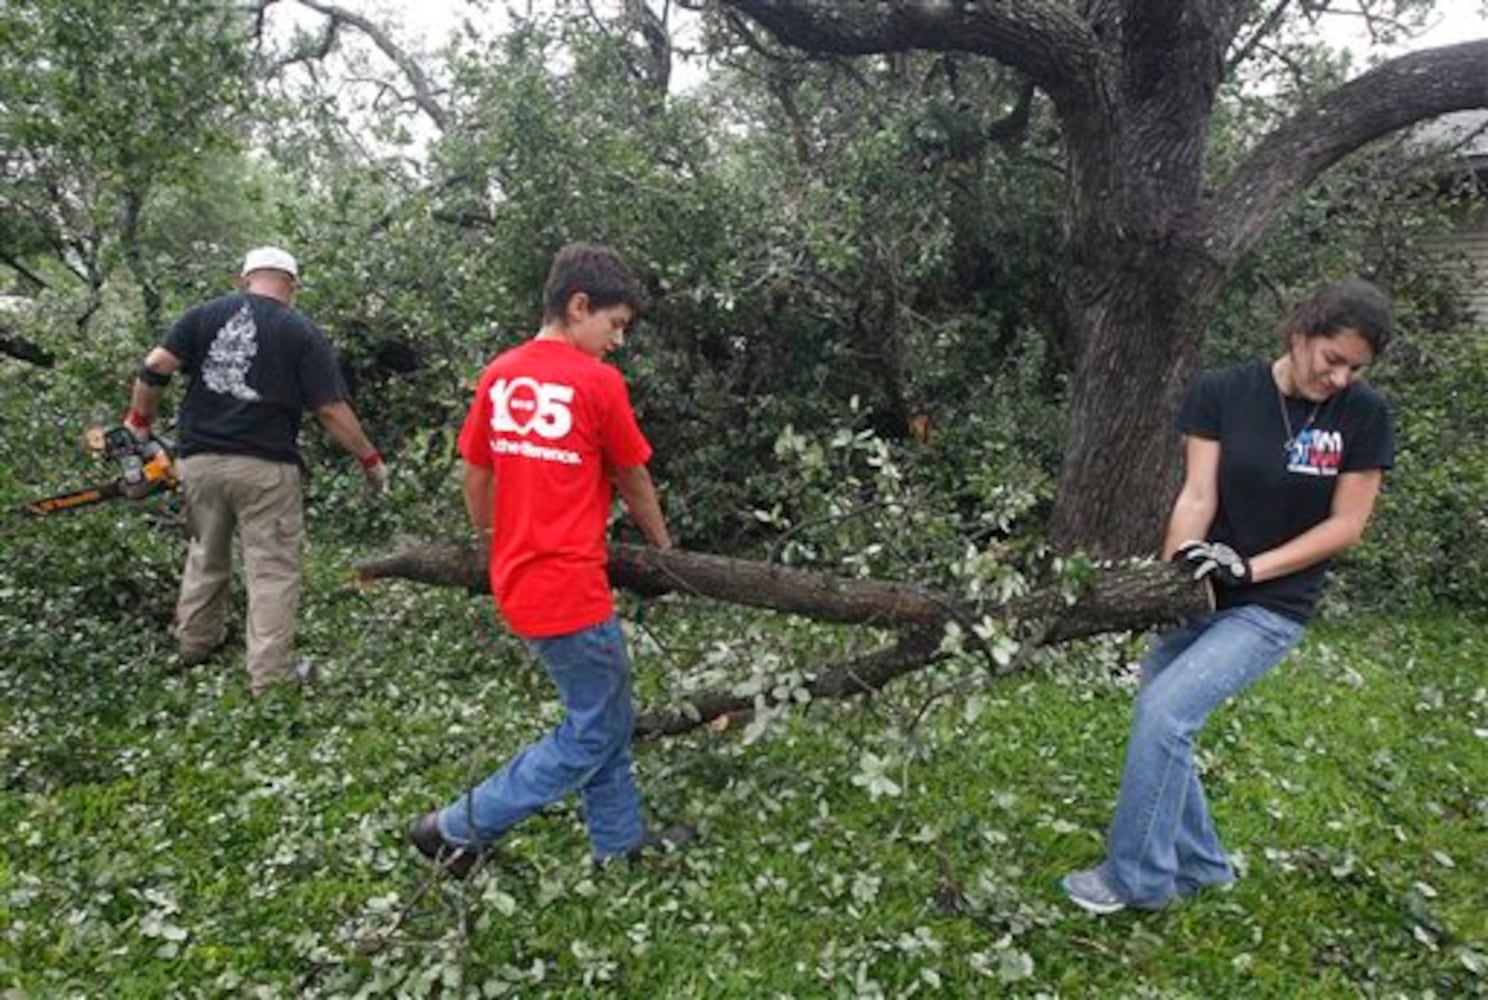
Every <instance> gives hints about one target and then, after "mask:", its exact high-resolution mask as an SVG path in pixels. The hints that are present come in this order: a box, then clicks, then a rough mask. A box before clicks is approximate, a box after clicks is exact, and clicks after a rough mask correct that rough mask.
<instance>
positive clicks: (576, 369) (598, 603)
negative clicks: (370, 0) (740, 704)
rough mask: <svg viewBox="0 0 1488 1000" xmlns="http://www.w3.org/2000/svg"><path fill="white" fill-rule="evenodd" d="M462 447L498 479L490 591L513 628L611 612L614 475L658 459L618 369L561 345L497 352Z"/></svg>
mask: <svg viewBox="0 0 1488 1000" xmlns="http://www.w3.org/2000/svg"><path fill="white" fill-rule="evenodd" d="M460 454H461V455H463V456H464V458H465V461H467V462H469V463H470V464H472V465H479V466H483V467H487V468H490V469H492V470H493V472H494V474H495V480H496V486H495V497H496V500H495V511H494V515H493V517H492V524H491V526H492V529H493V530H492V533H491V558H490V572H491V593H492V594H493V595H494V596H495V598H496V606H497V607H498V608H499V609H500V610H501V614H502V616H503V617H505V619H506V621H507V624H508V625H510V626H511V629H512V631H513V632H515V633H517V634H518V635H520V636H523V637H526V638H529V639H541V638H547V637H550V636H555V635H564V634H566V633H569V632H576V631H578V630H580V629H584V628H588V627H589V626H591V625H597V624H599V623H600V622H602V621H604V620H605V619H606V618H608V617H609V616H610V615H611V614H612V613H613V612H614V603H613V601H612V600H611V597H610V581H609V577H608V576H607V575H606V573H605V562H606V557H605V532H606V528H607V526H608V522H609V515H610V475H611V473H612V471H613V470H614V469H616V468H621V467H625V466H633V465H644V464H645V463H646V461H647V460H648V459H649V458H650V457H651V445H650V444H649V443H647V441H646V438H645V436H644V435H642V434H641V429H640V427H638V426H637V425H636V419H635V413H634V411H632V410H631V407H630V394H629V393H628V392H627V391H626V389H625V380H624V379H623V378H622V377H621V376H620V373H619V372H618V371H616V370H615V369H614V368H612V367H611V366H609V365H607V364H604V363H603V362H601V361H598V360H596V359H594V358H591V357H590V356H589V355H587V354H585V353H584V352H582V351H580V350H579V349H578V348H576V347H572V346H570V345H568V344H566V343H563V342H561V341H552V340H530V341H528V342H527V343H525V344H523V345H521V346H520V347H515V348H513V349H511V350H509V351H506V352H504V353H503V354H500V355H498V356H497V358H496V360H494V361H492V362H491V363H490V364H489V365H487V366H486V370H485V371H484V372H483V373H482V374H481V379H480V384H479V386H478V387H477V388H476V391H475V402H474V403H473V404H471V407H470V413H469V414H468V415H467V416H466V417H465V426H464V427H463V428H462V429H461V431H460Z"/></svg>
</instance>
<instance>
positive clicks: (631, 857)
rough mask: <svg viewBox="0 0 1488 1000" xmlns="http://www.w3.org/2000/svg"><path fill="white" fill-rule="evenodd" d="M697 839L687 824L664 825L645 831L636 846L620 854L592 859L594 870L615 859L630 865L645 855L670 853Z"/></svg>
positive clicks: (643, 859) (606, 866)
mask: <svg viewBox="0 0 1488 1000" xmlns="http://www.w3.org/2000/svg"><path fill="white" fill-rule="evenodd" d="M697 839H698V832H697V828H696V827H692V826H687V825H685V824H682V823H678V824H675V825H673V826H669V827H666V828H665V829H662V830H656V831H647V832H646V836H645V837H643V838H642V839H641V842H640V844H639V845H638V846H636V847H632V848H631V849H630V850H628V851H625V852H624V853H622V854H611V855H609V856H607V857H603V858H595V859H594V870H595V871H603V870H604V869H605V868H608V867H609V866H610V865H612V864H614V863H615V862H616V861H625V862H627V863H629V864H630V865H631V866H632V867H634V866H636V865H639V864H640V863H641V862H642V861H645V860H646V858H647V857H650V856H654V855H657V854H671V853H672V852H673V851H677V850H680V849H681V848H683V847H686V846H687V845H688V844H691V843H692V842H693V841H695V840H697Z"/></svg>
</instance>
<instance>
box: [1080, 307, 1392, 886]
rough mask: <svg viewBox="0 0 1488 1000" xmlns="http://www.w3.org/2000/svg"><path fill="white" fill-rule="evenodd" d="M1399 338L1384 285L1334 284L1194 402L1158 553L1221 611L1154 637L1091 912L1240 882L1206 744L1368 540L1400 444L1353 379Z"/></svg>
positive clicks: (1205, 386) (1087, 881)
mask: <svg viewBox="0 0 1488 1000" xmlns="http://www.w3.org/2000/svg"><path fill="white" fill-rule="evenodd" d="M1393 326H1394V320H1393V317H1392V314H1391V307H1390V300H1389V299H1388V298H1387V297H1386V296H1385V294H1384V293H1383V292H1381V291H1380V290H1379V289H1378V288H1376V287H1375V286H1374V285H1371V284H1369V283H1368V282H1365V281H1357V280H1354V281H1342V282H1337V283H1334V284H1330V285H1326V286H1324V287H1322V288H1320V289H1318V290H1317V291H1315V292H1314V293H1313V294H1312V295H1310V296H1309V297H1308V298H1307V299H1306V300H1305V301H1303V302H1302V303H1301V304H1300V305H1298V306H1297V308H1296V310H1295V311H1294V312H1293V313H1292V315H1291V316H1290V317H1289V318H1288V320H1287V321H1286V322H1285V323H1284V324H1283V325H1282V327H1281V334H1282V337H1283V339H1284V341H1285V351H1284V353H1282V355H1281V356H1280V357H1278V358H1275V359H1274V360H1272V361H1271V362H1269V363H1267V362H1264V361H1252V362H1249V363H1246V364H1241V365H1236V366H1233V367H1230V368H1224V369H1220V370H1217V371H1209V372H1205V373H1204V374H1202V375H1200V376H1199V378H1198V379H1197V381H1196V382H1195V383H1194V385H1193V387H1192V388H1191V389H1190V391H1189V394H1188V397H1187V399H1186V400H1185V401H1184V403H1183V407H1182V410H1181V411H1180V413H1179V415H1178V421H1177V425H1178V429H1179V431H1181V432H1182V434H1183V454H1184V479H1183V487H1182V490H1181V491H1180V492H1179V495H1178V499H1177V501H1176V502H1175V503H1174V504H1173V510H1172V514H1171V515H1170V516H1169V518H1168V527H1167V533H1166V536H1165V539H1164V542H1163V555H1164V556H1165V557H1166V558H1169V559H1173V560H1175V561H1179V562H1181V563H1183V564H1185V565H1186V566H1189V567H1191V568H1192V569H1193V572H1194V577H1195V579H1208V580H1210V581H1212V582H1213V584H1214V593H1215V598H1216V600H1215V604H1216V608H1215V610H1214V611H1213V612H1212V613H1210V614H1207V615H1204V616H1201V617H1199V618H1196V619H1192V620H1189V621H1187V622H1185V623H1183V624H1182V625H1180V626H1179V627H1178V628H1177V629H1175V630H1173V631H1171V632H1167V633H1165V634H1163V635H1161V636H1159V637H1158V638H1157V639H1156V641H1155V642H1154V643H1153V644H1152V647H1151V648H1150V649H1149V650H1148V653H1147V656H1146V658H1145V659H1144V660H1143V662H1142V671H1141V681H1140V686H1139V687H1138V692H1137V703H1136V712H1135V716H1134V718H1133V722H1132V732H1131V738H1130V739H1129V741H1128V743H1127V751H1126V764H1125V768H1124V770H1123V772H1122V778H1121V793H1120V796H1119V798H1118V801H1117V805H1116V816H1115V819H1114V820H1113V821H1112V823H1111V828H1110V832H1109V834H1108V836H1107V840H1106V858H1105V860H1104V861H1103V862H1102V863H1101V864H1099V865H1098V866H1096V867H1094V868H1090V869H1086V870H1084V871H1078V872H1073V873H1071V874H1070V875H1067V876H1065V878H1064V879H1063V880H1062V882H1061V885H1062V887H1063V888H1064V891H1065V893H1066V894H1067V895H1068V896H1069V898H1070V900H1071V901H1072V902H1074V903H1075V904H1077V905H1079V906H1081V907H1083V908H1084V909H1086V910H1089V911H1091V912H1093V913H1112V912H1115V911H1116V910H1120V909H1123V908H1125V907H1127V906H1131V907H1137V908H1141V909H1155V908H1157V907H1160V906H1162V905H1163V904H1164V903H1165V902H1167V900H1169V899H1170V898H1172V897H1173V896H1175V895H1177V896H1184V895H1189V894H1191V893H1194V892H1197V891H1198V890H1199V889H1202V888H1204V887H1205V886H1214V885H1227V884H1229V883H1231V882H1233V881H1234V879H1235V871H1234V868H1233V867H1232V866H1231V864H1230V861H1229V858H1228V857H1227V856H1226V854H1225V852H1224V849H1223V848H1222V847H1221V846H1220V842H1219V837H1218V836H1217V835H1216V833H1215V830H1214V824H1213V822H1212V820H1211V819H1210V816H1209V809H1208V806H1207V805H1206V803H1205V801H1204V792H1203V789H1202V788H1201V787H1200V784H1199V775H1198V771H1197V769H1196V767H1195V765H1194V738H1195V736H1196V735H1197V734H1198V731H1199V729H1200V728H1201V727H1202V726H1203V724H1204V720H1205V719H1206V718H1207V717H1208V715H1209V713H1210V712H1211V711H1213V710H1214V709H1215V708H1217V707H1218V706H1219V705H1221V704H1223V703H1224V702H1225V701H1226V700H1228V699H1229V698H1230V697H1232V696H1233V695H1235V694H1237V693H1239V692H1240V691H1242V690H1244V689H1245V688H1246V687H1247V686H1249V685H1250V684H1251V683H1252V682H1254V681H1255V680H1256V679H1257V678H1258V677H1260V676H1261V675H1262V674H1264V673H1265V672H1266V671H1267V670H1269V669H1270V668H1271V667H1272V666H1274V665H1275V664H1276V663H1277V662H1278V661H1280V660H1281V659H1282V657H1284V656H1285V655H1286V654H1287V652H1288V651H1290V650H1291V649H1292V647H1293V646H1295V645H1296V644H1297V642H1298V641H1299V640H1300V639H1301V637H1302V632H1303V628H1304V627H1305V625H1306V624H1307V621H1308V619H1309V618H1310V617H1311V615H1312V612H1313V609H1314V607H1315V606H1316V604H1317V601H1318V597H1319V595H1320V594H1321V592H1322V588H1323V578H1324V575H1325V574H1326V572H1327V569H1328V566H1329V564H1330V562H1331V560H1332V558H1333V557H1334V556H1336V555H1338V554H1339V553H1341V552H1343V551H1345V550H1346V549H1348V548H1349V547H1350V546H1352V545H1354V544H1355V543H1356V542H1358V541H1359V539H1360V538H1361V537H1362V536H1363V534H1364V528H1365V525H1366V524H1367V523H1368V521H1369V516H1370V513H1371V512H1372V511H1373V509H1374V502H1375V497H1376V496H1377V495H1378V494H1379V489H1380V484H1381V481H1382V480H1383V477H1384V470H1386V469H1388V468H1390V466H1391V464H1392V463H1393V460H1394V447H1395V441H1394V430H1393V427H1392V423H1391V418H1390V412H1389V409H1388V407H1387V406H1386V404H1385V401H1384V399H1383V397H1381V396H1380V395H1379V393H1377V392H1375V391H1374V390H1373V389H1371V388H1370V387H1369V386H1367V385H1365V384H1364V383H1363V382H1361V381H1359V380H1358V377H1359V374H1360V372H1361V371H1362V370H1363V369H1364V368H1365V367H1366V366H1367V365H1369V364H1370V363H1371V362H1372V361H1374V359H1375V358H1377V357H1378V356H1379V355H1380V353H1381V352H1382V351H1383V350H1384V349H1385V346H1386V344H1388V342H1389V339H1390V335H1391V332H1392V328H1393Z"/></svg>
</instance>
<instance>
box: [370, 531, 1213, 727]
mask: <svg viewBox="0 0 1488 1000" xmlns="http://www.w3.org/2000/svg"><path fill="white" fill-rule="evenodd" d="M609 556H610V562H609V573H610V582H611V584H613V585H614V586H616V587H620V588H623V589H626V590H631V591H634V592H637V593H641V594H645V595H649V596H659V595H661V594H665V593H677V594H684V595H689V596H694V597H703V598H708V599H711V600H717V601H723V602H726V603H730V604H739V605H744V606H747V607H753V608H765V609H769V610H773V611H782V612H786V613H790V614H797V615H802V616H805V617H808V618H812V619H815V620H817V621H825V622H834V623H839V624H848V625H864V626H869V627H872V628H878V629H884V630H888V631H890V632H892V633H894V638H893V639H892V640H891V641H890V642H889V644H888V645H886V646H884V647H883V648H881V649H878V650H875V651H874V652H871V653H868V654H866V655H864V656H860V657H856V658H853V659H850V660H846V661H844V662H841V663H836V664H828V665H826V666H824V667H823V668H821V669H820V670H818V671H816V672H815V674H814V676H813V677H812V679H811V680H809V681H808V682H807V684H806V685H805V689H806V690H807V691H808V692H810V694H811V696H812V697H813V698H845V697H848V696H851V695H855V694H863V693H867V692H872V691H876V690H878V689H879V688H881V687H883V686H884V685H885V684H887V683H889V682H890V681H892V680H894V679H895V678H897V677H900V676H903V675H904V674H906V673H910V672H912V671H915V670H919V669H921V668H923V667H925V666H928V665H930V664H932V663H934V662H936V661H937V660H939V659H940V657H941V653H940V651H939V650H940V640H941V637H942V635H943V634H944V633H945V629H946V626H947V625H949V624H950V623H952V622H956V623H959V624H961V625H962V626H963V627H964V628H965V629H966V630H967V632H970V629H971V626H972V625H973V624H975V623H976V622H977V621H979V620H980V619H981V618H982V617H983V616H984V615H990V616H992V617H994V618H996V619H998V620H1000V621H1002V622H1005V623H1007V624H1008V625H1010V626H1011V627H1013V628H1015V629H1016V628H1018V627H1023V628H1025V629H1030V630H1031V632H1030V634H1029V635H1028V636H1027V637H1026V640H1025V641H1027V642H1029V643H1030V644H1032V645H1048V644H1055V643H1061V642H1068V641H1071V640H1073V639H1079V638H1084V637H1086V636H1090V635H1096V634H1099V633H1102V632H1114V631H1128V630H1133V629H1142V628H1148V627H1151V626H1153V625H1158V624H1162V623H1165V622H1171V621H1176V620H1178V619H1180V618H1184V617H1190V616H1192V615H1195V614H1200V613H1203V612H1204V611H1207V610H1209V608H1210V606H1211V604H1210V597H1209V591H1208V588H1207V586H1206V585H1198V584H1194V583H1193V582H1192V581H1191V580H1190V579H1189V578H1188V576H1187V575H1186V574H1185V573H1183V572H1182V571H1180V570H1177V569H1175V568H1174V567H1172V566H1167V565H1162V564H1148V565H1144V566H1135V567H1123V568H1117V569H1107V570H1103V571H1101V572H1100V573H1098V574H1097V575H1096V576H1095V578H1094V579H1093V580H1091V581H1090V582H1089V583H1088V584H1087V585H1086V586H1084V587H1082V588H1080V589H1079V590H1078V591H1076V592H1069V591H1067V590H1066V589H1065V588H1062V587H1059V586H1051V587H1046V588H1043V589H1040V590H1036V591H1034V592H1032V593H1030V594H1027V595H1025V596H1023V597H1019V598H1015V599H1014V600H1011V601H1008V602H1006V603H1004V604H1000V605H996V606H994V607H991V608H975V607H972V606H971V605H968V604H966V603H965V602H963V601H961V600H959V599H958V598H955V597H953V596H951V595H949V594H944V593H939V592H937V591H934V590H931V589H928V588H925V587H920V586H917V585H915V584H911V583H895V582H890V581H884V580H852V579H846V578H843V577H836V576H832V575H830V574H827V573H818V572H812V571H809V570H799V569H790V568H787V567H783V566H777V565H773V564H771V563H762V562H755V561H751V560H745V559H730V558H726V557H723V556H715V555H707V554H704V553H699V552H681V551H677V550H675V549H674V550H669V551H665V552H663V551H661V550H658V549H653V548H649V547H645V546H637V545H620V544H612V545H611V546H610V548H609ZM357 573H358V576H359V578H360V579H361V580H362V581H363V582H371V581H374V580H380V579H403V580H411V581H414V582H417V583H424V584H429V585H432V586H444V587H459V588H462V589H464V590H467V591H469V592H471V593H485V592H489V583H488V580H487V578H486V573H485V565H484V561H483V559H482V558H481V557H480V556H479V555H478V554H477V553H476V552H475V551H474V550H473V549H471V548H469V547H468V546H461V545H438V544H434V543H420V544H417V545H415V546H412V547H404V548H403V549H401V550H399V551H397V552H393V553H391V554H389V555H385V556H380V557H377V558H374V559H369V560H366V561H364V562H361V563H359V564H358V565H357ZM790 697H791V695H790V694H787V695H785V700H789V699H790ZM773 701H774V699H773V696H771V695H760V696H755V697H744V696H740V695H735V694H733V693H730V692H711V693H706V694H702V695H699V696H697V697H696V698H694V699H693V700H692V701H691V702H690V703H689V704H687V705H685V706H683V707H682V708H680V709H676V710H670V711H659V712H652V713H648V714H644V715H642V716H641V717H640V718H639V720H638V721H637V724H636V731H637V733H638V734H640V735H646V736H655V735H672V734H676V733H681V732H686V731H687V730H690V729H694V728H696V727H698V726H701V725H704V724H706V723H708V722H710V721H712V720H714V719H717V718H719V717H722V716H738V715H740V714H744V713H748V712H751V711H754V710H755V709H756V708H758V707H761V706H768V705H769V704H772V703H773Z"/></svg>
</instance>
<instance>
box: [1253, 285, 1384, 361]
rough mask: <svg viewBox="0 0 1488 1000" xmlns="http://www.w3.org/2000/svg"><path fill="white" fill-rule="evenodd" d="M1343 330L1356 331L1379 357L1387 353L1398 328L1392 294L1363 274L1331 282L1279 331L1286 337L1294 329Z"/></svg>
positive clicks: (1308, 333) (1305, 332) (1307, 332)
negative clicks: (1391, 303)
mask: <svg viewBox="0 0 1488 1000" xmlns="http://www.w3.org/2000/svg"><path fill="white" fill-rule="evenodd" d="M1343 330H1354V331H1356V332H1357V333H1358V334H1359V336H1361V337H1363V338H1364V340H1365V341H1366V342H1367V343H1368V344H1369V347H1370V349H1371V350H1372V351H1374V354H1375V356H1376V357H1378V356H1379V355H1381V354H1383V353H1384V351H1385V348H1386V347H1387V346H1389V343H1390V337H1391V336H1392V335H1393V334H1394V332H1395V312H1394V309H1393V307H1392V306H1391V305H1390V297H1389V296H1388V295H1386V294H1385V293H1384V292H1383V291H1381V290H1380V288H1379V287H1378V286H1377V285H1374V284H1372V283H1370V282H1368V281H1364V280H1362V279H1360V278H1350V279H1348V280H1347V281H1334V282H1330V283H1329V284H1326V285H1323V286H1321V287H1319V288H1317V289H1314V290H1313V292H1312V294H1311V295H1309V296H1307V298H1305V299H1303V300H1302V301H1301V302H1299V303H1297V306H1296V308H1294V309H1293V310H1292V314H1291V315H1290V316H1288V317H1287V318H1286V322H1284V323H1282V324H1281V327H1280V328H1279V330H1278V332H1279V333H1280V334H1281V336H1282V339H1283V340H1286V339H1290V337H1291V336H1292V334H1294V333H1300V334H1302V336H1304V337H1308V338H1311V337H1331V336H1333V335H1334V334H1336V333H1339V332H1340V331H1343Z"/></svg>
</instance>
